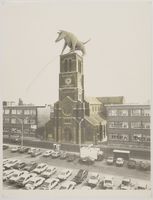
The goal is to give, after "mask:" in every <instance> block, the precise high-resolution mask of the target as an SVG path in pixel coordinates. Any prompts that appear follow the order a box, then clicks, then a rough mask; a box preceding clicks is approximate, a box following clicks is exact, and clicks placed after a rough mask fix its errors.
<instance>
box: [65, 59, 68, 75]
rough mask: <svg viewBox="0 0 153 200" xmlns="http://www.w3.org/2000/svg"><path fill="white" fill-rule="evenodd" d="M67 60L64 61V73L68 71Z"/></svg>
mask: <svg viewBox="0 0 153 200" xmlns="http://www.w3.org/2000/svg"><path fill="white" fill-rule="evenodd" d="M67 64H68V63H67V60H65V61H64V72H67V71H68V65H67Z"/></svg>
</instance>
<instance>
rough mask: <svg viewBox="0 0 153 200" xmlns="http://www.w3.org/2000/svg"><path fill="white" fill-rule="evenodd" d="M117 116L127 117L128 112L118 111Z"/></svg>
mask: <svg viewBox="0 0 153 200" xmlns="http://www.w3.org/2000/svg"><path fill="white" fill-rule="evenodd" d="M118 115H119V116H128V110H118Z"/></svg>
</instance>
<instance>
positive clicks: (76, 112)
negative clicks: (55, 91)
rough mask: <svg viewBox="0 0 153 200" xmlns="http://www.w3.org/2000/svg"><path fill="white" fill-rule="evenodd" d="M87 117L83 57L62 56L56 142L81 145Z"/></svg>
mask: <svg viewBox="0 0 153 200" xmlns="http://www.w3.org/2000/svg"><path fill="white" fill-rule="evenodd" d="M84 116H85V101H84V75H83V57H82V56H79V55H78V54H77V53H68V54H64V55H61V56H60V74H59V101H58V102H56V103H55V104H54V123H55V128H54V137H55V139H56V142H62V143H72V144H80V143H81V140H82V134H83V127H82V123H83V121H84Z"/></svg>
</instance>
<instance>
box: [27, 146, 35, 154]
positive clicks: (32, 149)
mask: <svg viewBox="0 0 153 200" xmlns="http://www.w3.org/2000/svg"><path fill="white" fill-rule="evenodd" d="M35 150H36V148H33V147H31V148H30V149H29V150H28V154H31V153H32V152H33V151H35Z"/></svg>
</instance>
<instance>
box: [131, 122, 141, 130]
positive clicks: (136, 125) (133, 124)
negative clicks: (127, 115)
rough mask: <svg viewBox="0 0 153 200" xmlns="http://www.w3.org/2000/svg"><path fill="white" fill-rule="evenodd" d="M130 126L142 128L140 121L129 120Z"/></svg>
mask: <svg viewBox="0 0 153 200" xmlns="http://www.w3.org/2000/svg"><path fill="white" fill-rule="evenodd" d="M131 128H135V129H137V128H142V126H141V122H131Z"/></svg>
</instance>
